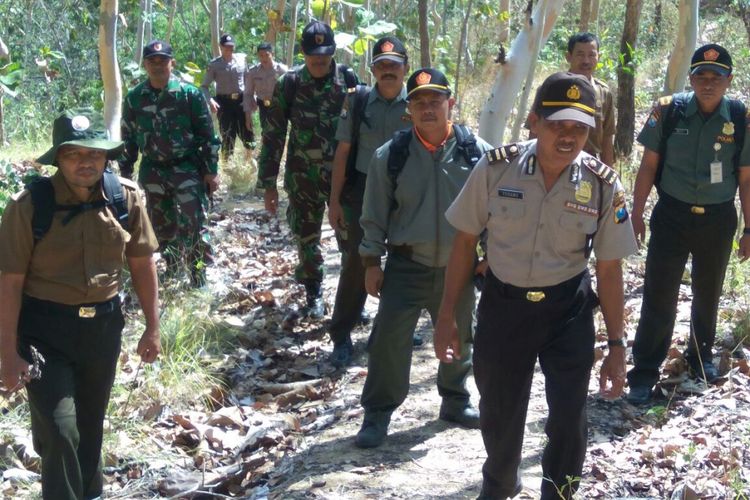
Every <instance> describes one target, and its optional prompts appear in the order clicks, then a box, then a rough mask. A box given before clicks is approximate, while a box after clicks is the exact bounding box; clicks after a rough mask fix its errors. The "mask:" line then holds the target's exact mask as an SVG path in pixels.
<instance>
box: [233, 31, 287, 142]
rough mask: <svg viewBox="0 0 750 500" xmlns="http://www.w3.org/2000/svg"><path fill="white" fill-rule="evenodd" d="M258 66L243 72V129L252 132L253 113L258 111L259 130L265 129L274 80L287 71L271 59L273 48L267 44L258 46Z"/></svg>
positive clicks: (284, 66) (283, 66)
mask: <svg viewBox="0 0 750 500" xmlns="http://www.w3.org/2000/svg"><path fill="white" fill-rule="evenodd" d="M258 61H259V62H258V64H256V65H255V66H253V67H252V68H250V69H248V70H247V72H245V93H244V94H243V96H244V97H243V98H242V108H243V109H244V111H245V128H246V129H247V130H250V131H252V130H253V113H254V112H255V110H256V109H257V110H258V118H260V128H261V130H265V129H266V123H267V122H268V108H269V107H270V106H271V97H273V88H274V86H275V85H276V80H278V79H279V77H280V76H281V75H283V74H284V73H286V72H287V71H289V68H287V67H286V65H285V64H283V63H280V62H278V61H275V60H274V58H273V46H272V45H271V44H270V43H268V42H263V43H261V44H260V45H258Z"/></svg>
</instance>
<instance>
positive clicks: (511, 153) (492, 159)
mask: <svg viewBox="0 0 750 500" xmlns="http://www.w3.org/2000/svg"><path fill="white" fill-rule="evenodd" d="M520 154H521V147H520V146H519V145H518V144H517V143H516V144H506V145H505V146H500V147H499V148H495V149H490V150H489V151H487V152H486V153H485V156H487V160H488V161H489V163H490V164H492V163H497V162H499V161H506V162H510V161H511V160H513V158H515V157H517V156H519V155H520Z"/></svg>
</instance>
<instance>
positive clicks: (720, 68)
mask: <svg viewBox="0 0 750 500" xmlns="http://www.w3.org/2000/svg"><path fill="white" fill-rule="evenodd" d="M704 70H705V71H714V72H716V73H718V74H720V75H722V76H727V75H730V74H732V56H730V55H729V52H727V49H725V48H724V47H722V46H721V45H716V44H715V43H709V44H708V45H704V46H703V47H701V48H699V49H698V50H696V51H695V52H694V53H693V58H692V59H691V60H690V74H691V75H694V74H696V73H700V72H701V71H704Z"/></svg>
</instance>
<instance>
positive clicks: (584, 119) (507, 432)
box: [435, 73, 636, 500]
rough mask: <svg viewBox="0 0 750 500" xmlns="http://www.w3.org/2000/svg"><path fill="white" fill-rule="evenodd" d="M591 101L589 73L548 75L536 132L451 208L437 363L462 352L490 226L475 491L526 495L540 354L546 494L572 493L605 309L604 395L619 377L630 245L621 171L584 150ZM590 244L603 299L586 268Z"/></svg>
mask: <svg viewBox="0 0 750 500" xmlns="http://www.w3.org/2000/svg"><path fill="white" fill-rule="evenodd" d="M595 105H596V98H595V91H594V89H593V88H592V86H591V83H590V82H589V80H588V79H587V78H585V77H583V76H581V75H576V74H573V73H555V74H553V75H551V76H550V77H548V78H547V79H546V80H545V81H544V83H543V84H542V86H541V87H540V88H539V89H538V90H537V94H536V98H535V100H534V105H533V108H532V111H531V113H530V114H529V123H530V125H531V130H532V131H533V132H534V133H535V135H536V137H537V139H536V140H532V141H529V142H526V143H520V144H512V145H508V146H502V147H500V148H498V149H495V150H493V151H490V152H489V153H487V154H486V155H485V156H484V158H482V160H480V162H479V163H478V164H477V166H476V167H475V168H474V170H473V172H472V173H471V176H470V177H469V180H468V181H466V184H465V185H464V188H463V189H462V191H461V194H459V195H458V197H457V198H456V200H455V201H454V202H453V204H452V205H451V206H450V208H449V209H448V211H447V212H446V214H445V215H446V217H447V219H448V221H449V222H450V224H452V225H453V227H455V229H456V237H455V240H454V241H453V249H452V251H451V255H450V261H449V262H448V268H447V271H446V278H445V291H444V294H443V301H442V304H441V306H440V313H439V318H438V324H437V328H436V330H435V354H436V355H437V357H438V359H440V361H441V362H443V363H455V362H462V361H463V360H464V359H465V357H464V356H465V354H464V352H463V347H462V346H461V340H460V333H459V332H460V330H458V329H457V326H456V319H457V318H458V319H459V321H460V316H458V315H457V313H458V311H459V310H460V309H459V308H460V303H461V302H460V301H461V297H462V295H461V294H462V293H463V292H462V290H464V289H465V288H466V286H467V283H469V282H470V276H471V275H472V274H473V272H474V262H475V258H476V257H475V252H476V246H477V242H478V241H479V237H480V235H481V234H482V233H483V232H484V231H487V260H488V263H489V268H488V270H487V272H486V276H485V280H484V286H483V288H482V297H481V299H480V301H479V306H478V309H477V333H476V336H475V338H474V379H475V380H476V383H477V388H478V389H479V394H480V396H481V399H480V403H479V409H480V412H481V430H482V438H483V440H484V445H485V449H486V450H487V460H486V461H485V463H484V466H483V468H482V475H483V483H482V491H481V493H480V495H479V498H481V499H500V498H502V499H505V498H509V497H513V496H515V495H517V494H518V493H520V491H521V489H522V485H521V481H520V476H519V465H520V463H521V450H522V444H523V433H524V426H525V420H526V410H527V407H528V403H529V394H530V390H531V381H532V377H533V375H534V366H535V364H536V361H537V359H538V360H539V364H540V365H541V367H542V372H543V373H544V378H545V391H546V395H547V403H548V406H549V416H548V418H547V423H546V425H545V433H546V434H547V437H548V441H547V445H546V446H545V449H544V454H543V456H542V477H543V478H544V479H543V480H542V485H541V498H542V499H543V500H552V499H559V498H572V496H573V495H574V493H575V491H576V489H577V488H578V481H579V480H580V477H581V473H582V468H583V460H584V458H585V456H586V439H587V422H586V396H587V393H588V384H589V377H590V373H591V367H592V365H593V363H594V333H595V330H594V317H593V310H594V308H595V307H596V305H597V303H600V304H601V308H602V313H603V315H604V322H605V324H606V327H607V333H608V335H609V342H608V344H609V349H610V352H609V354H608V355H607V357H606V358H605V360H604V363H603V365H602V369H601V377H600V387H601V391H602V393H603V395H604V396H605V397H608V398H616V397H619V396H620V394H621V393H622V388H623V385H624V383H625V346H626V343H625V341H626V339H625V334H624V332H623V284H622V269H621V259H623V258H624V257H626V256H628V255H629V254H631V253H633V252H634V251H635V250H636V244H635V240H634V238H633V234H632V228H631V226H630V223H629V220H628V213H627V209H626V208H625V193H624V190H623V188H622V185H621V184H620V182H619V181H618V179H617V174H616V172H615V171H613V170H612V169H610V168H609V167H607V166H606V165H604V164H603V163H602V162H600V161H599V160H597V159H595V158H594V157H592V156H591V155H589V154H587V153H585V152H582V150H583V146H584V144H586V139H587V137H588V133H589V130H590V129H591V128H593V127H594V125H595V120H594V117H595V113H596V110H595ZM592 252H593V253H594V254H595V255H596V265H595V268H596V277H597V290H598V293H599V297H598V300H597V296H596V294H595V293H594V292H593V290H592V289H591V277H590V276H589V272H588V267H587V265H588V260H589V257H590V255H591V253H592ZM608 383H611V386H610V387H608Z"/></svg>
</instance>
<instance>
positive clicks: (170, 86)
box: [120, 40, 220, 287]
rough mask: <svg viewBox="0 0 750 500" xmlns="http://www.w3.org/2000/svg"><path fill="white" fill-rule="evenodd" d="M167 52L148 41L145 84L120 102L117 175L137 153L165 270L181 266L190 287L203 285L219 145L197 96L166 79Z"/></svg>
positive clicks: (128, 169)
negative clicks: (120, 142)
mask: <svg viewBox="0 0 750 500" xmlns="http://www.w3.org/2000/svg"><path fill="white" fill-rule="evenodd" d="M174 65H175V61H174V58H173V57H172V47H171V46H170V45H169V44H168V43H167V42H163V41H161V40H154V41H152V42H150V43H149V44H148V45H146V46H145V47H144V48H143V66H144V68H145V69H146V73H147V74H148V79H147V80H146V81H145V82H143V83H141V84H139V85H137V86H136V87H134V88H133V89H132V90H131V91H130V92H128V95H127V96H126V97H125V104H124V105H123V111H122V123H121V130H122V140H123V141H124V142H125V150H124V152H123V155H122V157H121V159H120V172H121V173H122V175H123V176H124V177H126V178H130V177H132V175H133V165H134V164H135V162H136V160H137V159H138V152H139V151H140V153H141V155H142V158H141V165H140V170H139V171H138V177H139V179H138V180H139V182H140V184H141V185H142V186H143V188H144V189H145V191H146V200H147V202H148V210H149V215H150V217H151V221H152V223H153V225H154V230H155V231H156V237H157V239H158V240H159V251H160V252H161V254H162V256H163V257H164V258H165V259H166V262H167V267H168V271H170V272H175V271H176V270H177V269H175V268H176V267H179V266H184V267H185V268H187V269H188V270H189V273H190V280H191V283H192V285H193V286H196V287H199V286H203V285H204V284H205V280H206V274H205V273H206V270H205V268H206V265H208V264H210V263H211V246H210V244H209V242H208V234H207V229H206V221H207V212H208V197H209V196H210V195H211V193H213V191H215V190H216V188H217V187H218V184H219V180H218V169H219V166H218V150H219V144H220V143H219V139H218V137H216V134H214V126H213V123H212V122H211V115H210V113H209V111H208V106H207V105H206V100H205V98H204V97H203V94H202V93H201V91H200V90H198V89H197V88H196V87H194V86H193V85H190V84H189V83H185V82H181V81H180V80H178V79H177V77H175V76H174V75H172V70H173V69H174Z"/></svg>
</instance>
